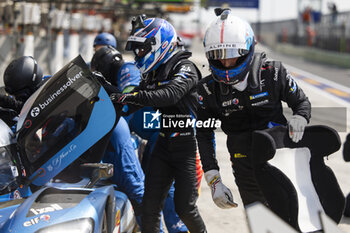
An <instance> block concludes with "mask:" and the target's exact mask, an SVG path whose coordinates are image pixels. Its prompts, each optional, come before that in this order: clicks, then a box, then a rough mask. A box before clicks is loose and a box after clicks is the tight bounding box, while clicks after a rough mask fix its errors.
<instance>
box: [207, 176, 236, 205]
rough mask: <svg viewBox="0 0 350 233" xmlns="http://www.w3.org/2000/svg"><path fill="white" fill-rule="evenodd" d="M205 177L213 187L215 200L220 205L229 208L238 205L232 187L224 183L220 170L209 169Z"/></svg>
mask: <svg viewBox="0 0 350 233" xmlns="http://www.w3.org/2000/svg"><path fill="white" fill-rule="evenodd" d="M204 177H205V180H206V181H207V183H208V185H209V187H210V189H211V196H212V198H213V201H214V203H215V204H216V205H217V206H218V207H220V208H222V209H229V208H232V207H237V206H238V205H237V203H235V202H234V201H233V196H232V193H231V191H230V189H228V188H227V187H226V186H225V185H224V184H223V183H222V181H221V177H220V173H219V171H218V170H210V171H207V172H205V173H204Z"/></svg>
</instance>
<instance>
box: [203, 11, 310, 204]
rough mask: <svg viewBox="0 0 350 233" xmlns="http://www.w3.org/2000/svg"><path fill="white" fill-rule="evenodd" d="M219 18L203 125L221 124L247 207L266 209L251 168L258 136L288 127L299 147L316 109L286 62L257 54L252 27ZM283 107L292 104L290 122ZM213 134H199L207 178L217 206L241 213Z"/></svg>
mask: <svg viewBox="0 0 350 233" xmlns="http://www.w3.org/2000/svg"><path fill="white" fill-rule="evenodd" d="M216 13H217V16H218V18H217V19H216V20H215V21H214V22H212V23H211V25H210V26H209V28H208V29H207V31H206V34H205V37H204V43H203V44H204V48H205V53H206V57H207V59H208V62H209V66H210V70H211V75H209V76H207V77H205V78H204V79H202V80H201V81H200V83H199V86H198V94H199V103H200V105H201V107H200V108H199V111H198V119H201V120H206V119H208V118H216V119H220V120H221V122H222V124H221V128H222V130H223V131H224V133H225V134H226V135H227V148H228V151H229V153H230V155H231V161H232V168H233V171H234V172H233V174H234V176H235V181H236V184H237V186H238V189H239V192H240V195H241V198H242V200H243V204H244V205H248V204H250V203H253V202H255V201H260V202H262V203H265V202H266V201H265V197H264V196H263V194H262V193H261V191H260V189H259V187H258V185H257V183H256V180H255V177H254V172H253V169H252V166H251V160H250V155H249V153H250V148H251V135H252V132H253V131H254V130H261V129H266V128H268V127H272V126H274V125H277V124H281V125H287V124H288V126H289V136H290V138H291V140H292V141H293V142H295V143H297V142H298V141H299V140H301V139H302V136H303V132H304V128H305V126H306V125H307V123H308V122H309V119H310V112H311V105H310V102H309V100H308V98H307V97H306V96H305V94H304V92H303V91H302V89H301V88H300V87H299V86H298V85H297V83H296V82H295V81H294V80H293V78H292V76H291V75H290V73H289V72H288V71H287V70H286V68H285V67H284V66H283V65H282V64H281V63H280V62H276V61H266V57H265V54H264V53H262V54H254V46H255V38H254V33H253V30H252V29H251V27H250V25H249V24H248V23H247V22H246V21H244V20H242V19H240V18H238V17H235V16H233V15H231V14H230V10H229V9H216ZM281 101H284V102H287V104H288V106H289V107H290V108H291V109H292V111H293V116H292V117H291V119H290V120H289V122H287V120H286V118H285V116H284V115H283V111H282V103H281ZM213 130H214V129H204V128H198V130H197V139H198V146H199V152H200V156H201V160H202V164H203V170H204V172H205V175H204V176H205V179H206V181H207V183H208V185H209V186H210V187H211V191H212V197H213V200H214V202H215V204H216V205H218V206H219V207H221V208H231V207H235V206H237V204H236V203H234V201H233V196H232V194H231V192H230V190H229V189H228V188H227V187H226V186H225V185H224V184H223V183H222V181H221V178H220V173H219V166H218V163H217V160H216V155H215V135H214V131H213Z"/></svg>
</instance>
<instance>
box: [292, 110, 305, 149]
mask: <svg viewBox="0 0 350 233" xmlns="http://www.w3.org/2000/svg"><path fill="white" fill-rule="evenodd" d="M306 125H307V121H306V119H305V118H304V117H302V116H300V115H293V116H292V117H291V118H290V120H289V122H288V129H289V137H290V139H292V141H293V142H295V143H297V142H299V141H300V140H301V139H302V138H303V135H304V130H305V126H306Z"/></svg>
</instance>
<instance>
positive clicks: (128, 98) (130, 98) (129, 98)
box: [109, 92, 138, 105]
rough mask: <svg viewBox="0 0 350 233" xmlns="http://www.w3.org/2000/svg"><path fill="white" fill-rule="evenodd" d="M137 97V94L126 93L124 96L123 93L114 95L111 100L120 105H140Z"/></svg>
mask: <svg viewBox="0 0 350 233" xmlns="http://www.w3.org/2000/svg"><path fill="white" fill-rule="evenodd" d="M136 95H137V92H134V93H126V94H123V93H121V92H117V93H112V94H111V95H110V96H109V98H110V99H111V100H112V102H113V103H118V104H136V105H137V104H138V103H136V101H135V100H136V98H135V96H136Z"/></svg>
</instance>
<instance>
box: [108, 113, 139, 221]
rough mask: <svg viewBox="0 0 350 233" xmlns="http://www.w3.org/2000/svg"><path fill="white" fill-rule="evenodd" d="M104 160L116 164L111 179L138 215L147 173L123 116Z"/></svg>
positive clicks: (113, 133)
mask: <svg viewBox="0 0 350 233" xmlns="http://www.w3.org/2000/svg"><path fill="white" fill-rule="evenodd" d="M102 161H103V162H105V163H111V164H113V165H114V174H113V177H112V178H111V179H112V181H113V183H114V184H116V185H117V186H118V188H119V189H120V190H121V191H123V192H124V193H126V195H127V196H128V198H129V199H130V201H131V203H132V205H133V207H134V210H135V214H136V215H137V216H138V215H139V214H140V212H139V211H140V208H141V203H142V197H143V193H144V179H145V175H144V173H143V171H142V168H141V165H140V163H139V161H138V158H137V157H136V154H135V150H134V147H133V144H132V141H131V136H130V130H129V126H128V124H127V123H126V121H125V119H124V118H122V117H121V118H120V119H119V122H118V124H117V126H116V127H115V128H114V130H113V132H112V136H111V139H110V142H109V145H108V146H107V149H106V152H105V155H104V157H103V159H102Z"/></svg>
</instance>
